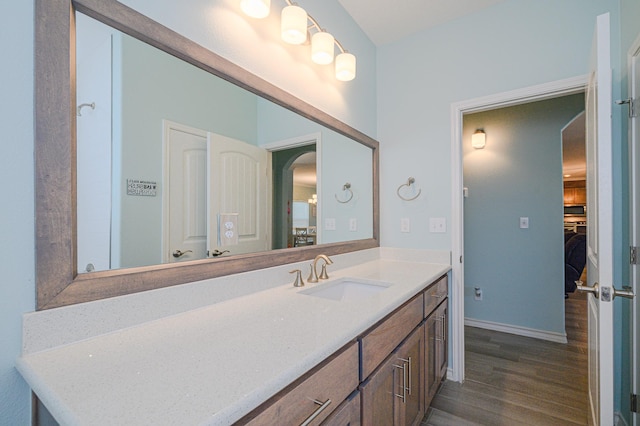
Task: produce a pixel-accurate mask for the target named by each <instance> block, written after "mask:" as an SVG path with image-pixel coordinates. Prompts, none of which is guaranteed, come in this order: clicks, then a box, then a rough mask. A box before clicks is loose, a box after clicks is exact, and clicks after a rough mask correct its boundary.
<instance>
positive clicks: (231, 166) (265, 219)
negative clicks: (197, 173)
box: [208, 133, 271, 254]
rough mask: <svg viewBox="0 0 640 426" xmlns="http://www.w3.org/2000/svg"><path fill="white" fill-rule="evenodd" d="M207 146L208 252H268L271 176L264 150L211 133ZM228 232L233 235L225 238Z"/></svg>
mask: <svg viewBox="0 0 640 426" xmlns="http://www.w3.org/2000/svg"><path fill="white" fill-rule="evenodd" d="M209 145H210V154H209V164H210V171H209V174H210V176H209V182H210V185H209V202H210V212H209V218H210V221H209V223H210V227H209V247H208V250H209V251H210V252H211V253H214V252H215V251H216V250H218V251H219V252H224V251H225V250H228V251H229V254H241V253H255V252H260V251H266V250H269V249H270V239H269V234H270V233H271V232H270V224H271V214H270V212H271V194H270V190H269V188H270V184H269V182H270V181H271V172H270V170H269V167H267V165H268V162H267V150H265V149H263V148H260V147H257V146H255V145H250V144H248V143H246V142H243V141H239V140H236V139H232V138H229V137H226V136H222V135H217V134H214V133H209ZM229 222H232V223H231V224H230V223H229ZM225 224H228V225H227V227H226V228H225V227H224V225H225ZM228 228H232V229H228ZM229 231H231V232H232V233H229V238H226V237H225V233H228V232H229Z"/></svg>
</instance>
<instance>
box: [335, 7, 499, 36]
mask: <svg viewBox="0 0 640 426" xmlns="http://www.w3.org/2000/svg"><path fill="white" fill-rule="evenodd" d="M338 1H339V2H340V4H342V7H344V8H345V9H346V11H347V12H348V13H349V14H350V15H351V16H352V17H353V19H354V20H355V21H356V23H357V24H358V25H359V26H360V28H362V30H363V31H364V32H365V33H366V34H367V36H369V39H371V41H372V42H373V43H374V44H375V45H376V46H382V45H385V44H389V43H393V42H395V41H398V40H400V39H402V38H404V37H406V36H409V35H411V34H415V33H417V32H420V31H422V30H425V29H427V28H431V27H434V26H437V25H440V24H442V23H444V22H447V21H451V20H454V19H456V18H458V17H460V16H464V15H469V14H471V13H474V12H477V11H478V10H481V9H484V8H487V7H489V6H492V5H494V4H496V3H500V2H502V1H504V0H394V1H390V0H338Z"/></svg>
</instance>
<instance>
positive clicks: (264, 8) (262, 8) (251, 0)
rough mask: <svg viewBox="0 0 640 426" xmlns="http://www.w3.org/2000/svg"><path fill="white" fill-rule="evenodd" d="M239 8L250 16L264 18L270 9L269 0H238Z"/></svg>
mask: <svg viewBox="0 0 640 426" xmlns="http://www.w3.org/2000/svg"><path fill="white" fill-rule="evenodd" d="M240 8H241V9H242V11H243V12H244V13H245V14H246V15H248V16H251V17H252V18H257V19H262V18H266V17H267V16H269V11H270V9H271V0H240Z"/></svg>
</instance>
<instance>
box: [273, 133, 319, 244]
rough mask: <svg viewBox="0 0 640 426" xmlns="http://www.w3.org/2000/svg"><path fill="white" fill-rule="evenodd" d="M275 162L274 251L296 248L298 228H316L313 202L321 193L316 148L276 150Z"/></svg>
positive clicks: (299, 147) (315, 208)
mask: <svg viewBox="0 0 640 426" xmlns="http://www.w3.org/2000/svg"><path fill="white" fill-rule="evenodd" d="M271 159H272V172H273V189H274V191H273V248H274V249H280V248H287V247H294V245H296V243H295V238H294V234H295V231H294V230H295V229H296V228H306V229H309V228H314V227H315V226H316V212H317V206H316V204H315V203H314V201H313V200H314V197H313V195H314V194H317V172H316V145H315V144H311V145H304V146H298V147H295V148H289V149H285V150H280V151H273V152H272V158H271ZM315 200H316V201H315V202H317V198H315ZM312 241H313V240H312V239H309V242H310V243H311V242H312Z"/></svg>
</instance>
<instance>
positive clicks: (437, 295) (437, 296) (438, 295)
mask: <svg viewBox="0 0 640 426" xmlns="http://www.w3.org/2000/svg"><path fill="white" fill-rule="evenodd" d="M431 297H435V298H436V299H442V298H443V297H447V295H446V294H432V295H431Z"/></svg>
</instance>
